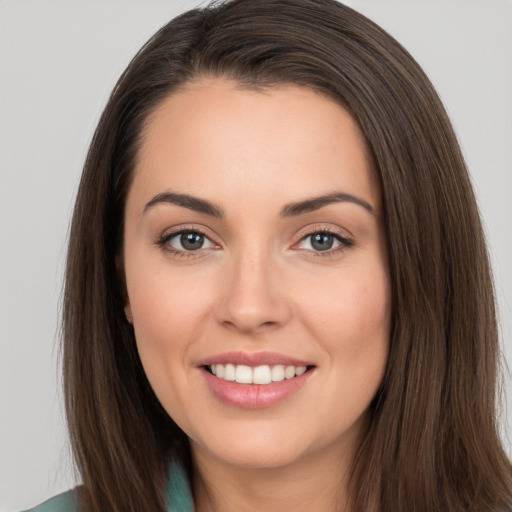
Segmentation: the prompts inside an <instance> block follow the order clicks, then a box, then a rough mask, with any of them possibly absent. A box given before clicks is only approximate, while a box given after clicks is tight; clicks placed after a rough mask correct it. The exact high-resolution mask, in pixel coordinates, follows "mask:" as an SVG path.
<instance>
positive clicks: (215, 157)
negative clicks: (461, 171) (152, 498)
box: [124, 79, 390, 512]
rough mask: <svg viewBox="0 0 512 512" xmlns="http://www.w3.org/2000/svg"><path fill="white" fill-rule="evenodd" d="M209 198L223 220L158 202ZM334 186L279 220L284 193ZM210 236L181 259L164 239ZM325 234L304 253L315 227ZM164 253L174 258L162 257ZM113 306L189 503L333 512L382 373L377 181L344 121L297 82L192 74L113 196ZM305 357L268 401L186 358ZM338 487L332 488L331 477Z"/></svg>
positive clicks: (384, 274) (385, 285)
mask: <svg viewBox="0 0 512 512" xmlns="http://www.w3.org/2000/svg"><path fill="white" fill-rule="evenodd" d="M170 191H172V192H175V193H180V194H188V195H191V196H194V197H198V198H201V199H204V200H207V201H209V202H211V203H214V204H215V205H217V206H218V207H219V208H220V209H222V211H223V214H224V215H223V217H222V218H220V217H215V216H212V215H208V214H206V213H202V212H197V211H193V210H191V209H189V208H186V207H184V206H179V205H176V204H171V203H168V202H158V201H156V202H155V201H154V202H155V204H152V205H151V206H147V205H148V203H150V202H151V201H152V199H153V198H155V196H157V195H158V194H162V193H166V192H170ZM333 192H342V193H345V194H351V195H353V196H354V197H356V198H358V199H360V200H362V201H365V202H366V203H367V204H368V205H370V207H371V209H372V211H369V210H368V209H367V208H366V207H364V206H361V204H356V203H354V202H350V201H340V202H335V203H330V204H327V205H325V206H323V207H321V208H318V209H315V210H314V211H308V212H303V213H301V214H298V215H293V216H283V215H281V212H282V210H283V208H285V207H286V206H287V205H289V204H290V203H295V202H298V201H303V200H305V199H309V198H312V197H317V196H323V195H328V194H332V193H333ZM180 230H181V231H183V230H185V231H186V230H188V231H190V230H192V231H193V230H200V231H201V232H202V233H204V235H206V237H207V238H205V239H204V245H203V247H202V248H201V249H199V250H197V251H190V250H189V251H188V252H187V251H185V249H184V248H183V246H182V245H180V236H179V235H176V232H179V231H180ZM326 231H328V232H329V233H328V234H330V233H335V236H336V237H342V238H340V240H342V239H343V238H346V239H349V240H350V241H351V243H350V244H349V245H347V246H345V245H344V243H342V242H340V241H338V239H336V238H333V239H332V240H333V248H332V249H329V250H327V251H319V250H316V249H315V247H313V246H312V244H311V237H310V234H311V233H315V232H326ZM176 251H177V252H176ZM124 270H125V275H126V288H127V302H126V308H125V311H126V315H127V318H128V319H129V321H130V322H131V323H132V324H133V327H134V330H135V336H136V340H137V346H138V350H139V353H140V357H141V360H142V363H143V365H144V368H145V371H146V373H147V376H148V378H149V381H150V382H151V385H152V387H153V389H154V391H155V393H156V395H157V396H158V398H159V400H160V401H161V403H162V405H163V406H164V408H165V409H166V410H167V412H168V413H169V414H170V415H171V416H172V418H173V419H174V420H175V421H176V423H177V424H178V425H179V426H180V427H181V428H182V429H183V430H184V431H185V432H186V434H187V435H188V436H189V438H190V440H191V447H192V453H193V460H194V467H195V474H196V478H195V482H194V494H195V500H196V506H197V510H198V511H199V512H204V511H207V510H219V511H220V510H222V511H223V512H229V511H231V510H236V511H237V512H240V511H252V510H258V511H259V510H266V511H268V512H271V511H274V510H275V511H277V510H280V511H281V510H283V509H290V508H291V509H292V510H295V511H297V510H299V511H300V510H318V511H322V510H325V511H327V510H342V509H347V508H346V507H347V506H348V505H347V503H350V499H349V498H350V497H349V496H348V494H347V485H346V484H347V479H348V472H349V470H350V466H351V464H352V462H353V459H354V454H355V451H356V450H357V447H358V446H359V443H360V441H361V438H362V437H363V436H364V434H365V431H366V427H367V414H366V413H367V409H368V406H369V404H370V402H371V400H372V398H373V397H374V396H375V393H376V391H377V389H378V387H379V385H380V383H381V380H382V377H383V374H384V369H385V366H386V361H387V356H388V345H389V333H390V278H389V271H388V264H387V256H386V245H385V237H384V233H383V228H382V215H381V204H380V191H379V187H378V185H377V183H376V180H375V178H374V172H373V170H372V164H371V160H370V158H369V156H368V151H367V147H366V145H365V142H364V138H363V136H362V134H361V132H360V130H359V129H358V127H357V125H356V124H355V122H354V121H353V119H352V118H351V117H350V115H349V114H348V113H347V112H346V111H345V110H344V109H342V108H341V107H340V106H339V105H338V104H336V103H335V102H333V101H332V100H330V99H328V98H326V97H324V96H321V95H319V94H317V93H315V92H313V91H311V90H309V89H305V88H300V87H295V86H280V87H274V88H266V89H262V90H253V89H247V88H245V89H244V88H241V87H239V86H237V84H235V83H233V82H230V81H227V80H222V79H210V80H201V81H198V82H194V83H191V84H189V85H188V86H187V87H186V88H184V89H183V90H181V91H179V92H176V93H174V94H172V95H171V96H170V97H168V98H167V99H166V100H165V101H164V102H163V103H162V104H161V105H160V106H159V107H158V108H157V109H156V110H155V111H154V112H153V113H152V115H151V116H150V117H149V119H148V120H147V123H146V125H145V129H144V132H143V140H142V145H141V147H140V151H139V154H138V158H137V162H136V167H135V171H134V179H133V182H132V185H131V188H130V190H129V193H128V197H127V204H126V218H125V240H124ZM233 350H236V351H242V352H246V353H257V352H262V351H272V352H277V353H279V354H284V355H287V356H293V357H296V358H300V359H302V360H306V361H308V362H310V363H311V364H312V365H313V369H312V371H311V373H310V375H309V377H308V379H307V381H306V383H305V384H304V385H303V386H302V387H301V388H300V389H299V390H298V391H297V392H295V393H294V394H292V395H291V396H289V397H288V398H286V399H285V400H283V401H281V402H279V403H277V404H275V405H273V406H271V407H266V408H258V409H252V410H248V409H244V408H240V407H234V406H232V405H228V404H226V403H223V402H222V401H220V400H219V399H218V398H217V397H216V396H215V395H214V394H213V393H212V392H211V391H210V389H209V387H208V386H207V385H206V383H205V379H204V378H203V375H202V372H203V371H204V370H203V369H201V368H198V366H197V363H198V361H201V360H204V359H205V358H208V357H211V356H213V355H216V354H219V353H225V352H230V351H233ZM340 483H341V484H340Z"/></svg>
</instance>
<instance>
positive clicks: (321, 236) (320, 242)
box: [311, 233, 334, 251]
mask: <svg viewBox="0 0 512 512" xmlns="http://www.w3.org/2000/svg"><path fill="white" fill-rule="evenodd" d="M333 243H334V237H333V236H332V235H327V234H325V233H317V234H316V235H313V240H312V241H311V245H312V246H313V248H314V249H316V250H317V251H327V250H328V249H330V248H331V247H332V245H333Z"/></svg>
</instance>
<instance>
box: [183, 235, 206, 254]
mask: <svg viewBox="0 0 512 512" xmlns="http://www.w3.org/2000/svg"><path fill="white" fill-rule="evenodd" d="M180 238H181V239H180V242H181V245H182V247H183V248H184V249H187V250H188V251H197V250H198V249H201V247H202V246H203V244H204V236H203V235H199V234H198V233H182V235H181V237H180Z"/></svg>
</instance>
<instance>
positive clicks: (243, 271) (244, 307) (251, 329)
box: [216, 254, 291, 335]
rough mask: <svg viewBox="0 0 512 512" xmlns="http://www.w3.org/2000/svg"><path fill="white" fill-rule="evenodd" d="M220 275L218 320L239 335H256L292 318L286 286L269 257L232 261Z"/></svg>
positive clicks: (262, 256) (244, 258)
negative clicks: (239, 333)
mask: <svg viewBox="0 0 512 512" xmlns="http://www.w3.org/2000/svg"><path fill="white" fill-rule="evenodd" d="M233 260H234V261H232V262H231V263H230V265H229V267H228V268H226V272H225V273H223V275H222V293H221V294H220V295H219V300H218V304H217V309H216V314H217V320H218V321H219V322H220V323H221V324H222V325H223V326H225V327H228V328H231V329H235V330H237V331H239V332H241V333H245V334H251V335H257V334H258V333H262V332H266V331H268V330H271V329H276V328H279V327H282V326H283V325H285V324H286V323H287V322H288V321H289V320H290V317H291V307H290V304H289V301H288V300H287V297H286V286H285V285H284V280H283V275H282V272H281V271H280V269H279V268H278V265H277V264H276V263H275V262H273V261H272V258H271V257H270V256H265V255H263V254H252V255H246V256H241V257H238V258H233Z"/></svg>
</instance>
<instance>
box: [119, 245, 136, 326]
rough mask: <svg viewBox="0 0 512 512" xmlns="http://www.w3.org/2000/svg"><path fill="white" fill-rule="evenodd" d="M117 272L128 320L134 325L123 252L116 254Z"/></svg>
mask: <svg viewBox="0 0 512 512" xmlns="http://www.w3.org/2000/svg"><path fill="white" fill-rule="evenodd" d="M116 273H117V284H118V287H119V293H120V294H121V298H122V300H123V302H124V314H125V316H126V320H128V322H129V323H130V324H132V325H133V315H132V308H131V306H130V298H129V297H128V290H127V288H126V276H125V272H124V261H123V256H122V254H121V253H118V254H117V256H116Z"/></svg>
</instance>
